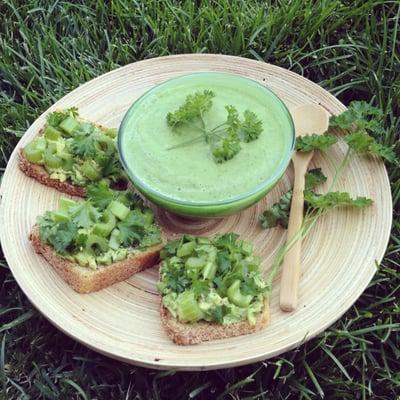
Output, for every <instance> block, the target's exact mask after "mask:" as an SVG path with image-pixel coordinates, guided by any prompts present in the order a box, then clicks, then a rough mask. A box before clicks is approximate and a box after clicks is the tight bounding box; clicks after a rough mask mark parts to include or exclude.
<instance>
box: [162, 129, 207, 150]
mask: <svg viewBox="0 0 400 400" xmlns="http://www.w3.org/2000/svg"><path fill="white" fill-rule="evenodd" d="M204 137H205V134H204V133H203V134H201V135H200V136H196V137H195V138H193V139H190V140H187V141H186V142H182V143H179V144H177V145H175V146H170V147H167V148H166V150H173V149H178V148H179V147H184V146H189V145H190V144H192V143H196V142H198V141H199V140H201V139H204Z"/></svg>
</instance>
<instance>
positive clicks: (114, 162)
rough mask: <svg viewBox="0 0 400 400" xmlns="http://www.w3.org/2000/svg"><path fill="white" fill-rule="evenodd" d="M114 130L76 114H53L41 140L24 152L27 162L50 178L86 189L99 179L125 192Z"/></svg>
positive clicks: (125, 180)
mask: <svg viewBox="0 0 400 400" xmlns="http://www.w3.org/2000/svg"><path fill="white" fill-rule="evenodd" d="M115 142H116V130H115V129H108V130H106V131H104V130H102V129H100V128H99V127H98V126H96V125H95V124H94V123H90V122H83V121H82V120H81V119H79V115H78V110H77V109H76V108H70V109H67V110H65V111H55V112H53V113H50V114H49V115H48V117H47V124H46V126H45V128H44V134H43V136H40V137H39V138H37V139H35V140H34V141H32V142H31V143H28V145H26V146H25V148H24V153H25V156H26V158H27V160H28V161H30V162H31V163H34V164H40V165H43V166H44V167H45V168H46V170H47V172H48V173H49V175H50V177H51V178H53V179H58V180H61V181H65V180H68V181H70V182H71V183H72V184H74V185H76V186H86V185H88V184H89V183H91V182H93V181H99V180H101V179H102V178H105V179H108V180H109V183H110V184H111V185H112V186H113V187H114V188H115V187H116V186H118V187H121V188H122V189H125V188H126V184H127V177H126V175H125V173H124V172H123V169H122V167H121V165H120V162H119V157H118V154H117V150H116V145H115Z"/></svg>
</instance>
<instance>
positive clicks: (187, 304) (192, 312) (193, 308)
mask: <svg viewBox="0 0 400 400" xmlns="http://www.w3.org/2000/svg"><path fill="white" fill-rule="evenodd" d="M177 303H178V307H177V311H178V319H179V320H180V321H182V322H196V321H198V320H200V319H201V318H203V316H204V314H203V311H201V309H200V307H199V305H198V303H197V301H196V299H195V296H194V293H193V292H191V291H185V292H183V293H181V294H180V295H179V296H178V298H177Z"/></svg>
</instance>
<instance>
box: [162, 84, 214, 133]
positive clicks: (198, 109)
mask: <svg viewBox="0 0 400 400" xmlns="http://www.w3.org/2000/svg"><path fill="white" fill-rule="evenodd" d="M214 97H215V94H214V92H213V91H212V90H204V91H203V92H196V93H195V94H193V95H189V96H187V97H186V99H185V102H184V103H183V105H182V106H180V107H179V108H178V110H176V111H174V112H169V113H168V114H167V123H168V125H169V126H170V127H172V128H174V127H177V126H179V125H182V124H185V123H188V122H192V121H194V120H195V119H196V118H200V116H202V115H203V114H204V113H205V112H206V111H208V110H209V109H210V108H211V106H212V99H213V98H214Z"/></svg>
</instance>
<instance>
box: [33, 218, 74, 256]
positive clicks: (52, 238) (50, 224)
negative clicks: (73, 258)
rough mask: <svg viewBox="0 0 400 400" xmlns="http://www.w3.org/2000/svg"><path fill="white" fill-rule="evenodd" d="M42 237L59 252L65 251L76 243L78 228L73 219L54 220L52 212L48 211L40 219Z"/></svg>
mask: <svg viewBox="0 0 400 400" xmlns="http://www.w3.org/2000/svg"><path fill="white" fill-rule="evenodd" d="M38 225H39V235H40V239H41V240H42V241H43V242H45V243H48V244H50V245H51V246H53V247H54V250H55V251H56V252H57V253H61V254H63V253H65V252H66V250H67V249H68V248H69V247H70V246H71V245H73V244H74V238H75V236H76V235H77V232H78V228H77V227H76V225H75V224H74V223H72V222H71V221H69V222H59V223H57V222H54V221H53V220H52V218H51V212H47V213H46V214H44V215H43V216H42V217H40V218H39V219H38Z"/></svg>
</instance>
